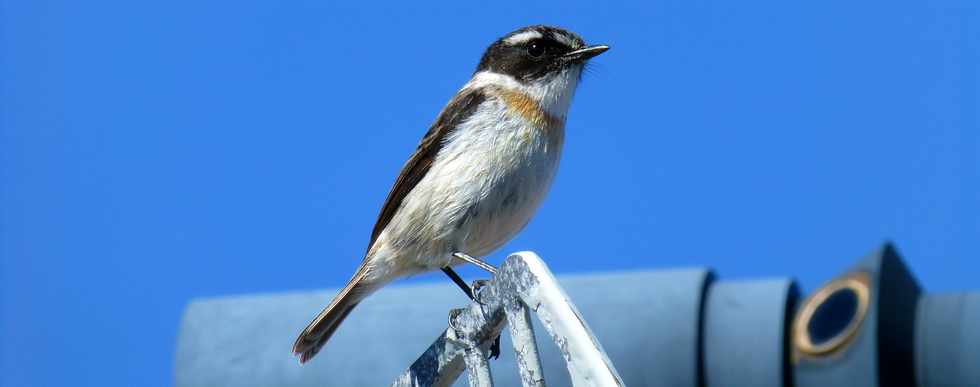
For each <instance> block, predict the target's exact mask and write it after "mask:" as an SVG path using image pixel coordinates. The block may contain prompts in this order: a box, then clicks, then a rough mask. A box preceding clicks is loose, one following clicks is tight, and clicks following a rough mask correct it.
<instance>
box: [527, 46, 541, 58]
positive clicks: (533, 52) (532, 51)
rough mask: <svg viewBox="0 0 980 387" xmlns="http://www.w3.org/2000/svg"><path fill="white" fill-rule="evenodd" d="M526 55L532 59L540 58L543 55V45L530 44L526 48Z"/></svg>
mask: <svg viewBox="0 0 980 387" xmlns="http://www.w3.org/2000/svg"><path fill="white" fill-rule="evenodd" d="M527 54H528V55H530V56H531V57H532V58H540V57H541V56H542V55H544V45H542V44H541V43H531V44H530V45H528V46H527Z"/></svg>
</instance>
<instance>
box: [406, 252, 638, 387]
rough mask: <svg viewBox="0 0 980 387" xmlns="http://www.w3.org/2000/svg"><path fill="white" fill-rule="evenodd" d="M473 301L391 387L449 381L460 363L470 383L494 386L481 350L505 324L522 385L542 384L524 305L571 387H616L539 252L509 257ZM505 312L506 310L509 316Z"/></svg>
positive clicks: (606, 361) (601, 353) (602, 356)
mask: <svg viewBox="0 0 980 387" xmlns="http://www.w3.org/2000/svg"><path fill="white" fill-rule="evenodd" d="M480 284H481V285H483V286H474V287H476V288H477V291H476V294H475V295H476V300H475V301H473V302H471V303H470V304H469V305H468V306H467V307H466V308H463V309H454V310H452V311H451V312H450V318H449V329H447V330H446V331H445V333H444V334H443V336H441V337H440V339H439V340H436V342H435V343H433V344H432V346H430V347H429V349H427V350H426V352H425V353H423V354H422V356H421V357H419V358H418V360H416V361H415V363H414V364H412V366H411V367H409V369H408V370H406V371H405V372H404V373H402V375H401V376H399V377H398V379H397V380H396V381H395V383H394V384H392V385H393V386H399V387H400V386H413V387H414V386H419V387H427V386H435V385H440V386H442V385H447V384H451V383H452V382H453V381H454V380H455V379H456V378H458V377H459V373H460V372H461V371H460V367H459V365H458V364H459V359H460V358H463V359H464V362H465V364H466V368H467V369H468V371H469V372H468V378H469V381H470V384H471V385H472V386H478V387H490V386H493V379H492V376H491V375H490V368H489V363H488V362H487V352H488V349H489V347H490V345H491V344H492V343H493V341H494V339H496V338H497V337H498V336H499V335H500V331H501V330H502V329H503V326H504V324H506V323H507V322H508V319H510V320H511V322H512V323H513V326H512V328H511V331H512V332H513V334H512V336H513V337H514V342H515V344H514V348H515V351H516V352H517V355H518V358H519V359H520V360H519V362H520V364H521V365H520V366H519V369H520V371H519V372H521V379H522V384H523V385H525V386H544V377H543V371H542V367H541V361H540V357H539V356H538V352H537V348H536V347H535V346H536V343H535V341H534V331H533V329H532V328H531V325H530V316H529V314H530V313H529V312H528V311H527V308H530V309H532V310H534V311H535V313H536V314H537V315H538V318H539V319H540V320H541V322H542V323H543V325H544V327H545V329H546V330H547V331H548V333H549V334H550V335H551V338H552V340H553V341H554V342H555V343H556V344H557V346H558V348H559V350H560V351H561V353H562V356H563V358H564V359H565V361H566V365H567V367H568V371H569V374H570V376H571V380H572V385H574V386H578V387H583V386H622V385H624V384H623V381H622V379H621V378H620V377H619V374H618V373H617V372H616V369H615V368H614V367H613V365H612V362H610V361H609V357H608V356H606V353H605V351H603V349H602V346H600V345H599V343H598V341H597V340H596V339H595V337H594V336H593V335H592V332H591V331H590V330H589V327H588V326H587V325H586V324H585V321H584V320H583V319H582V316H581V314H580V313H579V312H578V310H577V309H576V308H575V305H573V304H572V303H571V301H570V300H569V298H568V296H567V295H566V294H565V291H564V290H563V289H562V288H561V286H559V285H558V281H557V280H556V279H555V277H554V276H553V275H552V274H551V272H550V271H548V268H547V266H546V265H545V264H544V262H543V261H542V260H541V258H540V257H538V256H537V254H534V253H532V252H522V253H517V254H514V255H511V256H510V257H508V258H507V259H506V260H505V261H504V264H503V265H502V266H501V268H500V269H499V270H498V271H497V274H496V275H495V276H494V278H493V279H492V280H491V281H489V282H481V283H480ZM508 311H510V312H508Z"/></svg>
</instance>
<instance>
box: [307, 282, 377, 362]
mask: <svg viewBox="0 0 980 387" xmlns="http://www.w3.org/2000/svg"><path fill="white" fill-rule="evenodd" d="M364 273H365V270H364V268H363V267H361V268H360V269H359V270H358V271H357V274H355V275H354V278H351V280H350V282H348V283H347V286H344V289H343V290H341V291H340V293H338V294H337V296H336V297H334V299H333V301H330V305H327V307H326V308H323V310H321V311H320V314H318V315H317V316H316V318H314V319H313V321H310V324H309V325H307V326H306V329H303V332H302V333H300V334H299V337H297V338H296V342H295V343H294V344H293V354H294V355H296V356H299V362H300V364H303V363H306V362H307V361H309V360H310V359H312V358H313V356H315V355H316V354H317V352H320V349H321V348H323V345H324V344H326V343H327V340H330V336H331V335H333V333H334V331H336V330H337V327H339V326H340V323H342V322H343V321H344V319H345V318H347V315H348V314H350V312H351V311H352V310H354V307H355V306H357V304H358V303H360V302H361V300H363V299H364V297H367V296H368V295H369V294H371V293H372V292H373V291H374V290H375V289H377V286H375V284H368V283H366V281H364Z"/></svg>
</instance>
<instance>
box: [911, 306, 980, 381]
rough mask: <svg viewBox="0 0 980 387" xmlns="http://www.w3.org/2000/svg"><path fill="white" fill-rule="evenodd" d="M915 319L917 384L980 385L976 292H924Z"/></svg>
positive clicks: (979, 321)
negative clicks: (925, 293)
mask: <svg viewBox="0 0 980 387" xmlns="http://www.w3.org/2000/svg"><path fill="white" fill-rule="evenodd" d="M916 320H917V322H916V334H915V364H916V378H917V379H918V380H919V387H977V386H980V292H974V293H952V294H927V295H925V296H923V297H922V298H921V299H920V300H919V306H918V313H917V318H916Z"/></svg>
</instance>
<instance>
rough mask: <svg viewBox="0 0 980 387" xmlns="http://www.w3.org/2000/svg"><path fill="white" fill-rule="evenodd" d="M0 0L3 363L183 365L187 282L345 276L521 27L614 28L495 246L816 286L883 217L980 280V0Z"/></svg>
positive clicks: (957, 285)
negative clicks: (414, 169)
mask: <svg viewBox="0 0 980 387" xmlns="http://www.w3.org/2000/svg"><path fill="white" fill-rule="evenodd" d="M355 3H357V4H355ZM0 15H2V16H0V17H2V22H0V31H2V35H0V36H2V39H3V40H2V45H0V49H2V51H0V82H2V96H0V104H2V105H0V119H2V127H0V133H2V137H0V184H2V185H0V195H2V196H0V200H2V201H0V203H2V205H0V259H2V260H0V264H2V266H0V297H2V298H0V303H2V308H0V384H2V385H4V386H21V385H34V386H58V385H69V384H71V385H78V386H167V385H170V384H171V383H172V370H171V368H172V357H173V350H174V341H175V338H176V334H177V324H178V321H179V318H180V314H181V310H182V308H183V307H184V305H185V304H186V303H187V301H188V300H190V299H191V298H194V297H202V296H220V295H231V294H242V293H252V292H277V291H291V290H305V289H317V288H324V287H335V286H340V285H342V284H343V283H344V282H345V281H346V279H347V276H348V275H349V274H350V273H351V271H352V270H353V268H354V267H355V266H356V265H357V263H358V262H359V261H360V259H361V256H360V254H361V253H362V252H363V250H364V248H365V244H366V243H367V241H368V237H369V235H370V230H371V226H372V224H373V222H374V219H375V216H376V214H377V211H378V210H379V208H380V206H381V204H382V201H383V200H384V197H385V195H386V193H387V190H388V188H389V186H390V184H391V183H392V181H393V180H394V177H395V176H396V174H397V173H398V169H399V168H400V167H401V165H402V163H403V162H404V160H405V159H406V158H407V157H408V155H409V154H410V153H411V151H412V150H413V149H414V147H415V145H416V143H417V141H418V139H419V138H420V137H421V135H422V134H423V133H424V132H425V130H426V128H427V127H428V125H429V124H430V123H431V121H432V120H433V118H434V117H435V114H436V113H437V112H438V110H439V109H440V108H441V107H442V105H443V104H445V102H446V101H447V100H448V99H449V98H450V96H452V94H453V93H454V92H455V91H456V89H457V88H458V87H459V86H461V85H462V84H463V83H464V82H465V81H466V80H467V78H468V77H469V75H470V74H471V72H472V70H473V68H474V67H475V65H476V63H477V60H478V58H479V55H480V54H481V52H482V50H483V49H484V48H485V47H486V45H488V44H489V43H490V42H491V41H492V40H493V39H495V38H496V37H498V36H500V35H502V34H504V33H506V32H508V31H509V30H512V29H515V28H517V27H520V26H523V25H527V24H537V23H546V24H555V25H560V26H565V27H568V28H570V29H572V30H574V31H576V32H578V33H580V34H581V35H582V36H584V37H585V39H586V40H588V41H591V42H597V43H600V42H601V43H608V44H610V45H611V46H612V50H611V51H609V52H608V53H607V54H604V55H603V56H601V57H599V58H598V59H597V60H596V64H595V66H593V71H591V72H590V73H589V74H587V75H586V77H585V81H584V84H583V85H582V86H581V87H580V88H579V92H578V95H577V97H576V100H575V102H574V104H573V106H572V111H571V114H570V117H569V120H568V125H567V140H566V148H565V156H564V159H563V161H562V165H561V171H560V172H559V177H558V179H557V181H556V183H555V186H554V187H553V190H552V192H551V195H550V196H549V198H548V200H547V201H546V203H545V204H544V206H543V208H542V209H541V211H540V212H539V214H538V216H537V217H536V219H535V220H534V221H533V222H532V223H531V224H530V225H529V227H528V228H527V229H526V230H525V231H524V232H523V233H522V234H521V235H520V236H519V237H517V238H516V239H515V240H514V241H513V242H512V243H510V244H509V245H507V246H506V247H504V248H503V249H501V251H498V252H497V253H496V254H495V255H494V256H493V257H491V260H492V261H495V262H499V260H500V258H501V257H502V256H503V255H504V254H505V253H506V252H507V251H514V250H525V249H531V250H536V251H538V252H539V253H540V254H541V255H542V256H543V257H544V258H545V259H546V260H548V262H549V263H550V265H551V267H552V269H553V270H554V271H556V272H559V273H571V272H589V271H609V270H630V269H638V268H644V269H646V268H666V267H683V266H711V267H714V268H715V269H716V270H717V271H718V273H719V274H720V275H721V276H722V277H725V278H753V277H765V276H781V275H792V276H795V277H796V278H798V279H799V280H800V282H801V284H802V285H803V286H804V288H805V289H812V288H813V287H815V286H817V285H819V283H820V282H821V281H823V280H825V279H827V278H829V277H831V276H832V275H834V274H835V273H837V272H839V271H840V270H842V269H844V268H845V267H847V266H848V265H850V264H851V262H852V261H853V260H855V259H856V258H858V257H860V256H862V255H863V254H865V253H866V252H868V251H870V250H872V249H874V248H876V247H877V246H878V245H879V244H880V243H881V242H882V241H884V240H886V239H890V240H894V241H895V242H896V243H897V244H898V247H899V249H900V251H901V252H902V253H903V255H904V256H905V258H906V259H907V261H908V263H909V264H910V265H911V267H912V268H913V270H914V272H915V273H916V274H917V276H918V277H919V279H920V280H921V282H922V283H923V284H924V285H925V286H926V288H927V289H929V290H930V291H951V290H958V289H970V288H972V289H977V288H980V280H978V276H977V275H978V274H980V263H978V262H980V261H978V257H980V245H978V236H980V199H978V197H977V192H978V191H980V156H978V153H980V115H978V107H980V99H978V90H980V87H978V85H980V79H978V72H980V71H978V69H980V57H978V56H980V54H978V53H980V44H978V43H980V18H978V15H980V13H978V6H977V3H976V2H975V1H971V0H940V1H932V2H894V1H882V0H872V1H862V2H853V1H843V0H830V1H819V2H802V3H801V2H782V1H748V2H732V1H721V0H704V1H690V0H665V1H652V2H642V3H634V4H629V3H606V4H590V3H585V2H578V1H563V2H560V3H542V2H519V1H514V2H511V1H495V2H487V3H483V4H479V5H475V4H462V3H460V2H442V3H440V4H425V5H423V4H418V3H416V2H401V3H393V4H362V3H360V2H344V3H338V4H335V3H331V2H323V1H290V2H271V1H268V2H259V1H209V2H200V1H186V0H176V1H168V2H156V3H146V2H132V1H106V0H95V1H86V2H78V1H59V0H50V1H44V0H34V1H4V2H3V8H2V11H0ZM466 273H467V274H469V275H470V276H472V275H474V274H475V272H473V271H467V272H466ZM442 280H443V278H442V277H440V276H423V277H420V278H416V279H413V280H411V281H442ZM311 313H312V311H311ZM55 371H56V372H55Z"/></svg>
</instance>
